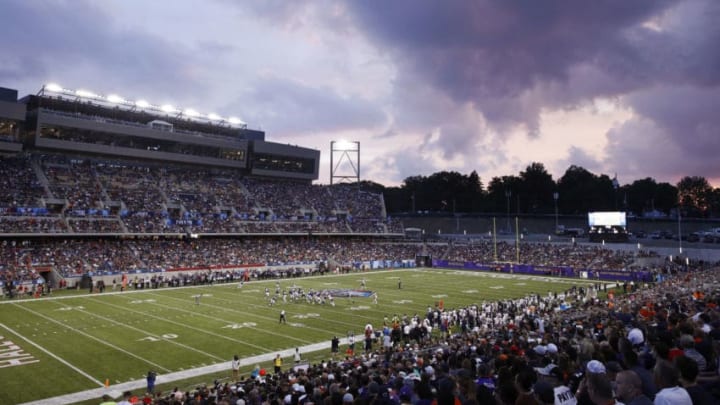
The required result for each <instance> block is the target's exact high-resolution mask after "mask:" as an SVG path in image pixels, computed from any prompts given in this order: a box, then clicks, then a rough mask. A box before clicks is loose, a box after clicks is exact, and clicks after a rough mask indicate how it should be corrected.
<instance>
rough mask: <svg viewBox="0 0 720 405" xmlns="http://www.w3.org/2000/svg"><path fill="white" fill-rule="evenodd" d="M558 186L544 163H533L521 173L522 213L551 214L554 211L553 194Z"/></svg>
mask: <svg viewBox="0 0 720 405" xmlns="http://www.w3.org/2000/svg"><path fill="white" fill-rule="evenodd" d="M556 188H557V185H556V184H555V181H554V180H553V178H552V176H551V175H550V174H549V173H548V172H547V170H545V165H543V164H542V163H537V162H533V163H532V164H530V165H529V166H528V167H527V168H526V169H525V171H522V172H520V185H519V190H518V192H519V195H520V197H521V198H520V201H521V202H522V204H521V206H522V212H526V213H532V214H536V213H549V212H552V211H553V207H554V201H553V193H554V192H555V190H556Z"/></svg>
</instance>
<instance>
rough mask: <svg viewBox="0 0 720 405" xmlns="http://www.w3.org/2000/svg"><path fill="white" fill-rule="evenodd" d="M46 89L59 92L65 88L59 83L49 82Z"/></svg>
mask: <svg viewBox="0 0 720 405" xmlns="http://www.w3.org/2000/svg"><path fill="white" fill-rule="evenodd" d="M45 90H48V91H52V92H54V93H59V92H61V91H63V88H62V87H61V86H60V85H59V84H57V83H48V84H46V85H45Z"/></svg>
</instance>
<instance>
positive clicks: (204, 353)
mask: <svg viewBox="0 0 720 405" xmlns="http://www.w3.org/2000/svg"><path fill="white" fill-rule="evenodd" d="M78 312H82V313H84V314H88V315H90V316H93V317H95V318H100V319H102V320H105V321H108V322H111V323H113V324H115V325H120V326H122V327H124V328H126V329H132V330H135V331H138V332H144V333H148V334H150V336H152V337H155V338H158V339H162V340H163V341H165V342H167V343H171V344H174V345H176V346H180V347H182V348H184V349H187V350H190V351H194V352H197V353H200V354H202V355H205V356H208V357H212V358H214V359H215V360H223V358H222V357H220V356H216V355H214V354H212V353H208V352H205V351H202V350H200V349H196V348H194V347H192V346H188V345H186V344H183V343H179V342H175V341H173V340H171V339H166V338H164V337H162V336H159V335H156V334H154V333H150V332H148V331H147V330H145V329H140V328H130V327H128V326H127V325H126V324H124V323H122V322H118V321H116V320H114V319H111V318H108V317H106V316H102V315H98V314H94V313H92V312H90V311H83V310H78ZM165 370H167V369H165ZM167 371H170V370H167Z"/></svg>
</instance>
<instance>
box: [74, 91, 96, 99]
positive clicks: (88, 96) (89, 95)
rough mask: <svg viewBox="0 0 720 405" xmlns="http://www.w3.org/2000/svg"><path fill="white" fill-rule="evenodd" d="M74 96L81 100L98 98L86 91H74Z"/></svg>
mask: <svg viewBox="0 0 720 405" xmlns="http://www.w3.org/2000/svg"><path fill="white" fill-rule="evenodd" d="M75 94H76V95H78V96H80V97H83V98H98V95H97V94H95V93H93V92H91V91H87V90H75Z"/></svg>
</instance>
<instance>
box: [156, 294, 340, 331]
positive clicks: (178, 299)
mask: <svg viewBox="0 0 720 405" xmlns="http://www.w3.org/2000/svg"><path fill="white" fill-rule="evenodd" d="M155 294H157V293H155ZM160 296H161V297H165V298H169V299H173V300H176V301H185V300H183V299H182V298H177V297H173V296H170V295H160ZM222 300H223V301H224V299H222ZM153 305H156V306H161V307H164V308H168V306H166V305H161V304H158V303H155V304H153ZM203 306H205V307H210V308H215V309H218V310H222V311H223V312H224V313H227V312H231V311H232V312H236V313H241V314H243V315H248V316H252V317H254V318H260V319H264V320H272V321H275V322H277V318H271V317H267V316H262V315H258V314H254V313H248V312H243V311H238V310H236V309H232V308H227V307H223V306H219V305H213V304H209V303H204V304H203ZM250 306H252V307H263V308H267V304H266V305H253V304H250ZM171 308H172V309H174V310H176V311H183V312H188V313H192V314H196V315H198V314H197V312H194V311H189V310H186V309H180V308H176V307H171ZM278 308H282V307H278ZM199 315H201V316H203V317H204V318H210V319H214V320H217V321H223V322H230V323H232V322H235V321H228V320H227V319H223V318H217V317H213V316H210V315H205V314H199ZM306 329H311V330H314V331H319V332H327V329H320V328H315V327H306ZM256 330H259V331H262V332H264V333H268V334H272V335H278V336H283V337H287V338H290V339H293V340H297V341H298V342H302V343H312V342H310V341H308V340H304V339H300V338H297V337H293V336H289V335H287V334H284V333H275V332H271V331H268V330H267V329H260V328H256Z"/></svg>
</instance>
